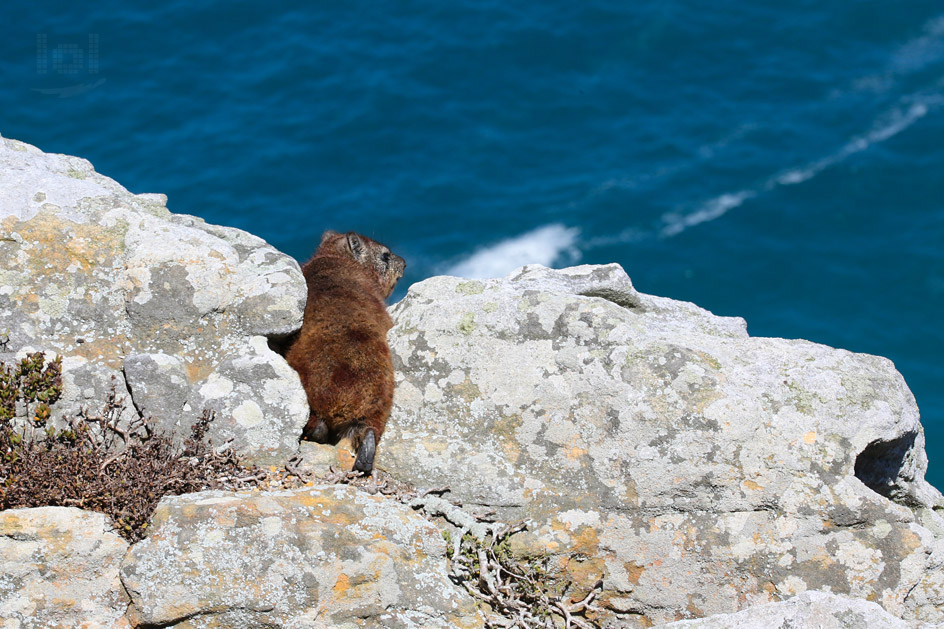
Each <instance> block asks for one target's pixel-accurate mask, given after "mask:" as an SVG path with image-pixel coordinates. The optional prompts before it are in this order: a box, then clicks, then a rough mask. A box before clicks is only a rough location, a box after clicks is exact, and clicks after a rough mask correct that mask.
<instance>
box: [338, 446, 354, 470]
mask: <svg viewBox="0 0 944 629" xmlns="http://www.w3.org/2000/svg"><path fill="white" fill-rule="evenodd" d="M335 455H336V456H337V461H338V465H340V466H341V467H342V468H344V469H351V468H353V467H354V458H355V456H356V453H355V452H354V449H353V448H352V447H351V440H350V439H343V440H341V442H340V443H339V444H338V447H337V449H336V450H335Z"/></svg>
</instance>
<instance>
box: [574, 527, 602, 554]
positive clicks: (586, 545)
mask: <svg viewBox="0 0 944 629" xmlns="http://www.w3.org/2000/svg"><path fill="white" fill-rule="evenodd" d="M599 547H600V537H599V536H598V535H597V531H596V529H595V528H593V527H592V526H585V527H583V529H582V530H581V531H580V532H579V533H577V534H576V535H575V536H574V537H573V541H572V549H573V552H576V553H583V554H585V555H596V554H597V551H598V549H599Z"/></svg>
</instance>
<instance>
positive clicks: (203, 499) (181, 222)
mask: <svg viewBox="0 0 944 629" xmlns="http://www.w3.org/2000/svg"><path fill="white" fill-rule="evenodd" d="M165 201H166V200H165V199H164V198H163V197H161V196H159V195H133V194H131V193H129V192H128V191H127V190H125V189H124V188H122V187H121V186H120V185H118V184H117V183H115V182H114V181H112V180H110V179H108V178H106V177H102V176H101V175H99V174H97V173H95V172H94V170H93V169H92V168H91V166H90V165H89V164H88V162H86V161H84V160H81V159H78V158H73V157H67V156H62V155H46V154H44V153H42V152H40V151H38V150H37V149H35V148H33V147H30V146H28V145H25V144H22V143H19V142H15V141H11V140H2V141H0V360H3V361H7V360H9V359H10V358H12V357H14V356H16V355H18V354H22V353H24V352H26V351H28V350H45V351H47V352H55V353H58V354H60V355H62V356H63V357H64V358H63V381H64V385H63V386H64V395H63V399H62V400H60V401H59V402H58V403H57V404H56V405H55V406H54V407H53V408H54V411H55V413H56V415H57V416H58V417H60V418H61V416H62V415H63V414H64V413H74V412H75V411H76V410H77V409H78V408H80V407H82V406H90V407H93V408H94V407H95V406H96V405H100V404H101V403H102V401H103V400H104V399H105V395H106V393H107V391H108V390H109V388H110V387H112V386H114V387H115V388H116V390H117V391H118V392H119V394H121V395H123V396H124V397H125V398H126V400H127V404H126V406H125V408H124V410H123V411H122V412H123V414H124V415H123V418H124V419H123V420H124V421H130V420H131V419H134V418H135V417H140V416H142V415H151V416H153V417H154V420H155V421H156V422H157V423H158V424H159V425H160V426H162V427H164V428H165V429H167V430H171V431H173V432H174V433H175V434H176V435H177V436H178V437H182V436H184V435H185V434H186V433H187V432H188V427H189V425H190V424H191V423H192V422H193V421H194V420H195V419H196V418H197V417H199V416H200V414H201V413H202V411H203V410H204V409H211V410H214V411H216V413H217V420H216V422H215V423H214V424H213V427H212V429H211V437H212V438H213V440H214V441H215V442H216V443H217V444H220V443H223V442H226V441H230V442H231V443H232V444H233V446H234V447H235V448H236V450H237V452H238V453H239V454H240V455H241V456H242V458H243V459H244V460H245V461H248V462H255V463H261V464H268V463H272V464H276V465H277V466H279V467H280V466H281V465H282V464H284V463H285V462H286V461H287V460H288V459H289V457H290V456H291V455H292V454H294V453H295V452H297V451H298V449H299V445H298V443H297V440H298V436H299V434H300V431H301V427H302V425H303V424H304V423H305V421H306V419H307V402H306V399H305V395H304V392H303V391H302V389H301V386H300V384H299V380H298V377H297V375H296V374H294V372H292V371H291V370H290V369H289V367H288V366H287V365H286V363H285V361H284V360H283V359H282V358H281V357H280V356H279V355H278V354H276V353H275V352H273V351H272V350H271V349H270V342H272V341H276V342H277V341H278V340H280V339H282V338H284V337H285V335H287V334H289V333H291V332H292V331H293V330H295V329H297V328H298V327H299V324H300V321H301V316H302V309H303V305H304V301H305V285H304V281H303V278H302V277H301V274H300V272H299V269H298V265H297V264H296V263H295V262H294V261H292V260H291V259H289V258H287V257H286V256H284V255H282V254H280V253H278V252H277V251H275V250H273V249H272V248H271V247H269V246H268V245H266V244H265V243H264V242H263V241H261V240H259V239H258V238H255V237H253V236H250V235H249V234H246V233H244V232H241V231H239V230H235V229H229V228H223V227H216V226H212V225H207V224H205V223H203V222H202V221H201V220H199V219H196V218H193V217H189V216H182V215H175V214H171V213H170V212H169V211H168V210H167V208H166V205H165ZM391 313H392V315H393V317H394V320H395V323H396V325H395V327H394V329H393V330H391V332H390V335H389V341H390V345H391V350H392V353H393V355H394V362H395V367H396V371H397V379H398V380H397V389H396V395H395V408H394V412H393V414H392V416H391V418H390V420H389V422H388V424H387V432H386V433H385V435H384V438H383V441H382V442H381V443H380V446H379V451H378V456H377V466H378V467H379V468H381V469H384V470H386V471H388V472H390V473H392V474H393V476H394V477H395V478H397V479H399V480H400V481H404V482H405V483H407V484H412V485H413V486H415V487H418V488H424V487H425V488H443V487H448V488H449V493H448V494H446V497H448V498H451V499H452V501H453V503H452V504H450V503H448V502H446V501H445V500H443V499H441V498H439V497H437V496H431V497H429V496H428V497H427V498H428V500H427V502H428V503H429V504H425V506H424V504H423V500H422V499H421V498H416V497H414V498H413V499H411V500H413V501H412V502H411V503H410V504H411V505H412V506H413V507H416V508H425V509H426V511H427V514H428V515H430V517H434V516H437V515H438V516H442V517H441V518H440V519H437V520H435V521H436V524H437V525H441V526H442V527H444V528H449V529H451V531H452V537H451V539H452V540H453V547H452V549H450V550H447V548H446V545H445V543H444V541H443V539H442V537H441V533H440V530H439V529H438V528H437V526H435V525H433V524H431V521H430V520H428V519H426V518H424V517H422V516H421V515H419V513H418V512H417V511H414V510H413V509H411V508H410V507H408V506H406V505H404V504H401V503H400V502H397V501H395V500H393V499H391V498H385V497H382V496H380V495H369V494H367V493H364V492H363V491H361V490H358V489H355V488H352V487H333V486H311V487H307V488H304V489H298V490H292V491H288V490H285V491H277V492H273V491H270V492H259V491H256V492H252V493H248V492H247V493H222V492H208V493H200V494H192V495H188V496H180V497H175V498H165V499H164V500H163V502H162V503H161V505H160V506H159V508H158V511H157V512H156V514H155V516H154V519H153V522H152V524H151V527H150V533H149V535H148V537H147V538H146V539H144V540H143V541H141V542H139V543H137V544H135V545H134V546H133V547H131V548H130V549H127V547H126V546H124V545H123V544H124V543H123V542H121V540H120V539H118V538H117V537H116V536H115V535H114V533H112V532H111V531H110V530H109V528H108V524H107V522H106V521H105V520H104V516H100V515H95V514H88V513H85V512H81V511H78V510H75V509H64V508H44V509H32V510H27V509H24V510H18V511H9V512H5V513H0V550H2V551H3V552H2V558H0V561H2V562H3V573H2V576H0V619H2V620H3V621H5V622H6V623H7V624H10V625H11V626H22V627H46V626H88V627H95V626H119V627H120V626H123V623H124V624H125V625H129V626H135V625H143V626H176V627H224V626H226V627H229V626H232V627H255V626H273V627H290V626H291V627H296V626H297V627H328V626H332V627H334V626H340V627H453V626H460V627H465V626H468V627H479V626H482V624H483V617H482V611H481V610H479V609H477V608H476V606H475V604H474V602H473V599H472V598H471V596H470V594H468V593H467V592H465V591H464V590H463V589H461V588H460V587H458V586H456V585H455V584H454V583H453V582H451V581H450V580H449V577H448V574H449V564H448V560H447V555H448V554H449V552H452V551H454V550H455V548H456V546H455V545H457V544H460V540H461V539H462V536H461V535H457V534H456V533H457V531H456V529H460V530H461V531H462V532H470V533H471V534H472V535H480V533H481V531H488V530H491V531H494V530H496V529H498V528H500V527H498V525H493V524H488V525H486V524H483V523H482V522H481V521H480V520H477V519H476V518H475V517H473V515H470V514H474V515H478V516H481V517H482V518H484V519H489V518H497V519H499V520H502V521H504V522H517V521H521V520H524V521H526V522H527V527H526V529H525V530H523V531H521V532H518V533H516V534H514V535H513V536H512V537H511V538H510V540H509V545H508V546H507V547H505V546H504V545H503V546H502V552H503V553H504V552H506V551H507V550H508V549H510V550H511V551H512V552H514V553H517V554H518V555H521V556H524V555H527V556H530V557H543V558H547V559H548V565H547V568H548V575H549V577H550V578H551V579H554V580H555V583H557V584H568V583H569V584H570V585H569V588H568V589H567V591H566V592H565V594H564V598H563V599H560V600H561V601H563V602H564V603H566V604H565V605H564V607H567V605H569V603H568V601H573V602H574V605H572V606H571V607H572V608H574V609H576V608H577V607H579V606H580V605H579V604H578V603H577V602H578V601H591V600H592V608H591V609H589V610H586V618H587V619H588V620H592V621H594V622H596V623H598V625H599V626H605V627H613V628H618V627H644V626H652V625H654V624H658V623H665V622H672V621H677V620H683V619H694V618H699V617H704V616H711V615H716V616H715V617H714V619H708V620H705V621H703V622H706V623H711V622H716V623H721V624H716V625H712V624H707V625H697V626H725V627H726V626H745V624H744V623H745V622H747V623H750V622H754V621H753V620H750V619H752V618H754V619H760V620H757V622H760V623H773V624H771V626H777V625H776V624H775V623H778V622H779V623H781V624H782V625H784V626H786V624H787V623H791V622H792V623H802V622H812V621H813V620H817V621H819V620H822V622H823V623H824V624H825V625H826V626H830V625H829V623H832V622H833V621H834V620H836V621H837V622H840V623H841V622H846V621H848V623H850V624H847V625H842V624H839V625H836V626H858V625H856V624H855V623H856V622H859V620H858V619H860V618H861V617H864V616H862V615H863V614H867V613H872V612H875V610H876V608H875V607H874V605H873V603H874V604H876V605H880V606H881V608H882V609H884V610H885V613H886V614H890V615H891V618H892V620H888V619H887V618H886V620H887V621H888V623H889V624H887V626H889V627H893V626H898V625H896V624H895V622H894V618H901V619H905V621H906V622H907V623H908V624H910V625H917V624H918V623H919V622H929V623H941V622H944V518H942V517H941V516H940V515H939V514H938V510H940V509H941V508H942V507H944V500H942V497H941V494H940V493H939V492H938V491H937V490H936V489H934V488H933V487H931V486H930V485H928V483H927V482H925V480H924V472H925V469H926V466H927V458H926V455H925V450H924V433H923V430H922V428H921V424H920V422H919V415H918V409H917V407H916V405H915V401H914V399H913V397H912V395H911V393H910V391H909V390H908V387H907V385H906V384H905V382H904V381H903V379H902V378H901V376H900V375H899V374H898V372H897V371H896V370H895V368H894V366H893V365H892V364H891V362H890V361H888V360H886V359H883V358H878V357H875V356H866V355H862V354H852V353H850V352H846V351H842V350H837V349H832V348H829V347H825V346H822V345H817V344H814V343H809V342H806V341H790V340H784V339H765V338H753V337H750V336H749V335H748V334H747V331H746V325H745V323H744V321H743V320H741V319H736V318H726V317H717V316H714V315H712V314H711V313H709V312H707V311H705V310H702V309H701V308H698V307H697V306H694V305H692V304H687V303H683V302H677V301H673V300H670V299H665V298H659V297H653V296H649V295H643V294H640V293H638V292H637V291H636V290H635V289H634V288H633V286H632V284H631V282H630V280H629V278H628V277H627V276H626V274H625V272H624V271H623V270H622V269H621V268H619V267H618V266H616V265H608V266H593V267H591V266H584V267H575V268H571V269H564V270H560V271H554V270H550V269H546V268H544V267H539V266H528V267H524V268H522V269H519V270H518V271H516V272H514V273H513V274H511V275H510V276H509V277H507V278H504V279H495V280H486V281H467V280H462V279H459V278H450V277H436V278H431V279H429V280H426V281H424V282H421V283H419V284H416V285H414V286H413V287H411V288H410V290H409V293H408V294H407V296H406V297H405V298H404V300H403V301H401V302H400V303H399V304H397V305H395V306H394V307H393V308H392V309H391ZM303 453H304V454H305V455H306V457H307V458H308V459H309V460H308V461H307V464H306V465H302V466H301V467H302V468H304V469H309V470H311V469H323V468H324V467H325V466H326V465H328V464H330V463H334V462H337V461H341V462H342V463H343V464H344V465H345V466H348V467H349V465H350V458H349V457H347V458H345V455H344V454H343V448H339V449H338V451H335V450H334V449H331V448H326V447H323V446H317V445H315V444H305V447H304V448H303ZM0 481H2V479H0ZM404 486H406V485H404ZM437 493H439V492H437ZM422 494H423V492H421V491H420V492H417V493H415V494H410V495H413V496H422ZM434 502H435V503H436V505H433V503H434ZM455 503H461V504H462V509H464V511H460V510H459V507H457V506H456V504H455ZM431 505H433V506H431ZM437 505H438V506H437ZM449 523H451V524H449ZM86 540H91V541H86ZM466 550H468V549H466ZM483 552H484V551H483ZM471 555H475V553H474V552H473V553H471ZM477 556H478V558H479V559H480V560H481V557H483V556H484V555H481V554H479V555H477ZM119 564H120V569H119ZM470 565H473V564H470ZM542 569H543V568H542ZM482 579H483V580H486V581H487V579H486V578H485V577H482ZM601 583H602V586H601V585H599V584H601ZM601 587H602V590H600V589H599V588H601ZM813 590H822V591H827V592H829V593H830V594H822V593H819V592H813ZM804 593H806V594H804ZM797 595H799V596H797ZM834 595H842V598H837V597H836V596H834ZM555 596H558V594H555ZM849 599H852V600H849ZM867 601H871V602H867ZM767 605H769V606H767ZM758 606H759V607H758ZM748 608H753V609H750V610H748ZM568 609H569V608H568ZM580 613H584V611H581V612H580ZM718 614H722V615H723V614H728V615H730V614H733V615H730V616H728V617H726V618H725V617H719V616H717V615H718ZM742 614H743V615H742ZM751 614H754V615H753V616H752V615H751ZM882 618H884V616H882ZM745 619H747V620H745ZM837 619H838V620H837ZM17 623H19V625H17ZM83 623H85V624H84V625H83ZM724 623H728V624H724ZM732 623H733V624H732ZM870 626H876V625H870Z"/></svg>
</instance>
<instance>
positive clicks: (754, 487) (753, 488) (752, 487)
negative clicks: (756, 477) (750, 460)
mask: <svg viewBox="0 0 944 629" xmlns="http://www.w3.org/2000/svg"><path fill="white" fill-rule="evenodd" d="M743 485H744V487H745V488H747V489H749V490H751V491H760V490H761V489H763V488H764V486H763V485H758V484H757V483H755V482H754V481H752V480H750V479H748V480H746V481H744V483H743Z"/></svg>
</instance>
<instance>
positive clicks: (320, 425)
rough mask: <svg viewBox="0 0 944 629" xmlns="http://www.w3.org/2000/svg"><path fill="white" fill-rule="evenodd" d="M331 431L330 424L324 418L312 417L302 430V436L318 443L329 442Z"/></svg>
mask: <svg viewBox="0 0 944 629" xmlns="http://www.w3.org/2000/svg"><path fill="white" fill-rule="evenodd" d="M329 432H330V430H329V429H328V424H327V423H325V421H324V420H323V419H315V418H311V419H309V420H308V425H307V426H305V430H303V431H302V438H303V439H306V440H308V441H315V442H317V443H328V438H329V436H330V435H329V434H328V433H329Z"/></svg>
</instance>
